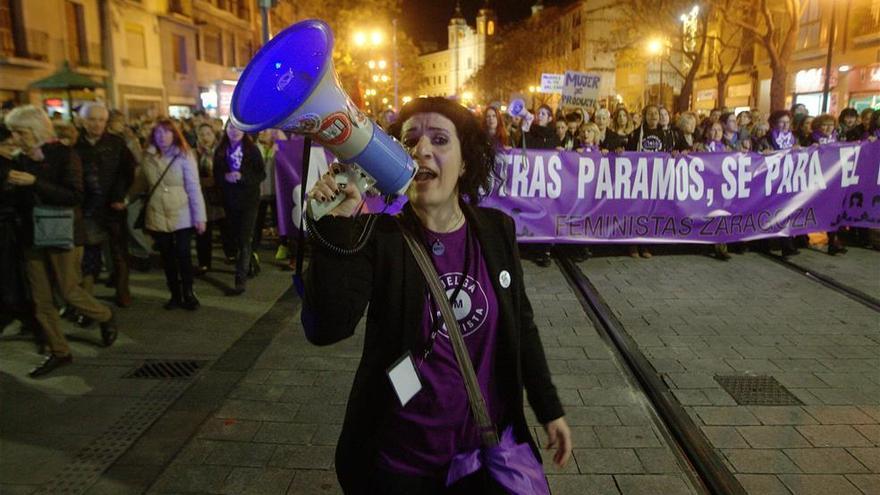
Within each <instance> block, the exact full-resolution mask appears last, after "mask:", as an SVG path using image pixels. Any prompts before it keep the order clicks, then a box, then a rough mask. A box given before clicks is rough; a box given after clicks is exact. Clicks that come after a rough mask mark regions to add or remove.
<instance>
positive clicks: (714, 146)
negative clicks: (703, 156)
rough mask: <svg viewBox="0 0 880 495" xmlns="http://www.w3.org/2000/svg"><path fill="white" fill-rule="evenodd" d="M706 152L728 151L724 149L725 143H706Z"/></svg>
mask: <svg viewBox="0 0 880 495" xmlns="http://www.w3.org/2000/svg"><path fill="white" fill-rule="evenodd" d="M706 151H708V152H710V153H717V152H719V151H727V149H726V148H725V147H724V141H706Z"/></svg>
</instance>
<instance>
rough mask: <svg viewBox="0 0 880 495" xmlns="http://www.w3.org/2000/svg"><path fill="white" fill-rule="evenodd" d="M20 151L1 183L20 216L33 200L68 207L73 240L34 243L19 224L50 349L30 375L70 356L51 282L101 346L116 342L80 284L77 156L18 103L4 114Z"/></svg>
mask: <svg viewBox="0 0 880 495" xmlns="http://www.w3.org/2000/svg"><path fill="white" fill-rule="evenodd" d="M4 121H5V123H6V125H7V126H8V127H9V129H10V130H11V131H12V133H13V136H15V141H16V144H17V145H18V146H19V147H20V148H21V149H22V152H23V155H24V157H23V159H22V162H23V166H22V167H21V170H12V171H11V172H9V175H8V177H7V179H6V183H7V184H9V185H12V186H14V187H16V188H17V191H16V193H17V194H20V198H22V202H21V203H20V204H19V205H18V206H19V208H20V210H19V211H20V212H21V213H20V214H21V216H22V218H25V219H32V218H33V210H34V206H35V205H36V204H39V205H42V206H55V207H63V208H71V209H72V210H73V213H74V244H75V246H74V247H73V248H72V249H64V248H60V247H39V246H35V245H34V225H33V222H32V221H31V222H29V223H27V224H26V225H25V229H24V235H23V236H22V243H21V244H22V246H25V260H26V262H25V266H26V269H27V276H28V283H29V284H30V287H31V295H32V297H33V300H34V306H35V308H36V318H37V321H39V322H40V326H41V328H42V329H43V331H44V332H45V337H46V342H47V344H48V346H49V350H50V351H51V354H50V355H49V357H48V358H46V360H45V361H44V362H43V363H42V364H41V365H40V366H38V367H36V368H34V369H33V370H32V371H31V373H30V376H31V377H38V376H41V375H45V374H46V373H49V372H51V371H53V370H54V369H56V368H58V367H59V366H63V365H66V364H69V363H71V362H72V361H73V357H72V355H71V353H70V346H69V345H68V342H67V339H66V338H65V337H64V333H63V332H62V331H61V327H60V321H59V316H58V311H57V309H56V308H55V302H54V300H53V286H54V288H55V289H57V291H58V293H59V294H60V295H61V297H62V298H63V299H64V300H65V301H67V303H68V304H69V305H71V306H73V307H74V309H76V310H77V311H79V313H80V314H83V315H85V316H87V317H89V318H91V319H92V320H95V321H98V322H100V324H101V339H102V341H103V344H104V345H105V346H109V345H112V344H113V342H115V341H116V337H117V335H118V330H117V328H116V321H115V318H114V316H113V312H112V311H111V310H110V308H109V307H107V306H105V305H103V304H101V303H100V302H98V301H97V300H96V299H95V298H94V297H93V296H91V295H90V294H89V293H88V292H86V291H85V290H83V288H82V287H81V286H80V266H79V260H80V258H81V256H82V245H83V241H84V238H85V232H84V230H83V224H82V211H81V209H80V206H81V204H82V200H83V181H82V166H81V165H80V160H79V156H78V155H77V154H76V153H75V152H74V151H73V149H71V148H70V147H68V146H65V145H63V144H61V143H59V142H57V140H56V138H55V134H54V130H53V129H52V123H51V121H50V120H49V116H48V115H46V112H45V111H43V110H41V109H38V108H36V107H34V106H32V105H25V106H22V107H18V108H16V109H14V110H13V111H11V112H9V114H7V115H6V117H5V119H4Z"/></svg>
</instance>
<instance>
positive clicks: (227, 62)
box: [192, 0, 260, 117]
mask: <svg viewBox="0 0 880 495" xmlns="http://www.w3.org/2000/svg"><path fill="white" fill-rule="evenodd" d="M192 16H193V21H194V23H195V25H196V28H197V31H198V32H197V35H196V61H195V64H196V75H197V84H198V88H199V89H198V91H199V98H200V104H201V107H203V108H204V109H205V110H207V111H208V113H209V114H211V115H215V116H218V117H226V116H228V115H229V106H230V104H231V102H232V92H233V91H234V89H235V84H236V82H237V81H238V77H239V75H240V74H241V71H242V70H243V69H244V67H245V66H246V65H247V64H248V62H250V60H251V57H253V55H254V53H255V52H256V48H257V46H258V40H259V34H258V33H259V27H260V23H259V13H258V10H257V7H256V2H252V1H248V0H192Z"/></svg>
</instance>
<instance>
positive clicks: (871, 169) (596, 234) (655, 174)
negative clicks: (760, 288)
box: [483, 142, 880, 243]
mask: <svg viewBox="0 0 880 495" xmlns="http://www.w3.org/2000/svg"><path fill="white" fill-rule="evenodd" d="M524 155H525V157H527V159H524ZM497 163H498V167H497V171H498V172H499V175H500V176H501V177H502V179H503V180H504V182H503V186H502V183H501V182H500V181H495V183H494V184H493V188H492V193H491V194H490V195H489V196H488V197H487V198H486V199H485V200H484V202H483V205H484V206H490V207H495V208H499V209H501V210H504V211H506V212H508V213H509V214H511V215H512V216H513V217H514V219H515V220H516V224H517V236H518V237H519V239H520V241H523V242H554V243H578V242H589V243H608V242H610V243H617V242H620V243H623V242H626V243H635V242H638V243H660V242H682V243H689V242H692V243H716V242H733V241H744V240H752V239H759V238H765V237H777V236H791V235H798V234H805V233H808V232H817V231H829V230H831V231H834V230H837V229H838V228H839V227H841V226H855V227H880V176H878V175H880V142H874V143H863V144H858V143H841V144H831V145H824V146H821V147H809V148H803V149H800V150H791V151H784V152H776V153H773V154H771V155H761V154H756V153H691V154H689V155H680V156H677V157H673V156H670V155H669V154H665V153H622V154H613V153H610V154H608V155H602V154H601V153H575V152H558V151H537V150H529V151H527V152H526V153H525V154H524V153H523V152H522V151H519V150H510V151H506V152H503V153H500V154H499V155H498V157H497Z"/></svg>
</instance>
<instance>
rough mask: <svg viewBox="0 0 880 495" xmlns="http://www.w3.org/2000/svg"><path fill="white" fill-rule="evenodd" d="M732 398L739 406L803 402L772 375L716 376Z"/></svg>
mask: <svg viewBox="0 0 880 495" xmlns="http://www.w3.org/2000/svg"><path fill="white" fill-rule="evenodd" d="M715 381H716V382H718V384H719V385H721V387H722V388H724V390H726V391H727V393H728V394H730V395H731V397H733V400H735V401H736V403H737V404H739V405H741V406H791V405H802V404H803V403H802V402H801V401H800V400H799V399H798V398H797V397H795V396H794V395H792V393H791V392H789V391H788V389H787V388H785V387H783V386H782V384H781V383H779V382H777V381H776V379H775V378H773V377H772V376H749V375H726V376H716V377H715Z"/></svg>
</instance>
